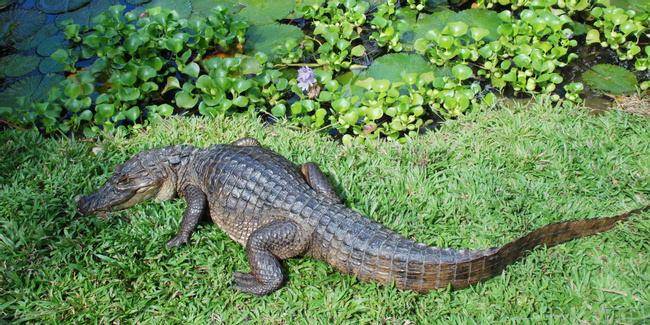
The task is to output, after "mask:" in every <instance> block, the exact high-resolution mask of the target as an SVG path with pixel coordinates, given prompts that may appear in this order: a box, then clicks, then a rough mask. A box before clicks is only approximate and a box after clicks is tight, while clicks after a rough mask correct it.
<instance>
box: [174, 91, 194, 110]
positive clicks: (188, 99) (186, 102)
mask: <svg viewBox="0 0 650 325" xmlns="http://www.w3.org/2000/svg"><path fill="white" fill-rule="evenodd" d="M198 101H199V97H198V96H193V95H191V94H188V93H186V92H184V91H179V92H177V93H176V105H178V107H182V108H192V107H194V106H195V105H196V103H197V102H198Z"/></svg>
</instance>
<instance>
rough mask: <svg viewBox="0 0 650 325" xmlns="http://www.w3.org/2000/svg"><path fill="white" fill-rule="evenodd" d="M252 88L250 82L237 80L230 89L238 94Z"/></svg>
mask: <svg viewBox="0 0 650 325" xmlns="http://www.w3.org/2000/svg"><path fill="white" fill-rule="evenodd" d="M252 86H253V83H252V82H251V81H250V80H247V79H237V80H235V82H234V83H233V85H232V88H233V89H234V90H235V91H236V92H238V93H243V92H245V91H246V90H248V89H249V88H250V87H252Z"/></svg>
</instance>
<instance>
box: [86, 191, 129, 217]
mask: <svg viewBox="0 0 650 325" xmlns="http://www.w3.org/2000/svg"><path fill="white" fill-rule="evenodd" d="M99 192H100V191H97V192H95V193H93V194H90V195H88V196H84V197H83V198H81V200H79V204H77V211H79V213H81V214H82V215H84V216H88V215H91V214H97V215H103V216H106V217H108V216H110V215H112V214H111V213H110V212H109V211H111V210H119V209H116V208H118V207H119V206H120V205H122V204H123V203H125V202H128V201H129V200H131V198H133V197H134V196H135V194H136V192H132V193H129V195H126V196H124V197H121V198H120V199H119V200H116V201H109V200H106V199H105V198H102V197H101V196H102V195H101V193H99Z"/></svg>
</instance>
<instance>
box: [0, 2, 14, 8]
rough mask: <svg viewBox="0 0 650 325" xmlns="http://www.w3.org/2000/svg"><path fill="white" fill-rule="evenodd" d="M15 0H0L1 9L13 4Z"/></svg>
mask: <svg viewBox="0 0 650 325" xmlns="http://www.w3.org/2000/svg"><path fill="white" fill-rule="evenodd" d="M14 2H15V0H0V9H4V8H6V7H8V6H9V5H10V4H13V3H14Z"/></svg>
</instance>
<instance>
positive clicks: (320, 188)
mask: <svg viewBox="0 0 650 325" xmlns="http://www.w3.org/2000/svg"><path fill="white" fill-rule="evenodd" d="M301 170H302V173H303V175H305V179H306V180H307V184H309V186H311V188H313V189H314V191H316V192H318V194H320V195H322V196H324V197H326V198H328V199H330V200H332V201H334V202H336V203H341V199H340V198H339V197H338V195H336V192H335V191H334V186H332V183H330V181H329V179H327V177H326V176H325V175H324V174H323V171H322V170H320V168H319V167H318V165H317V164H316V163H313V162H308V163H304V164H302V169H301Z"/></svg>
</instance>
